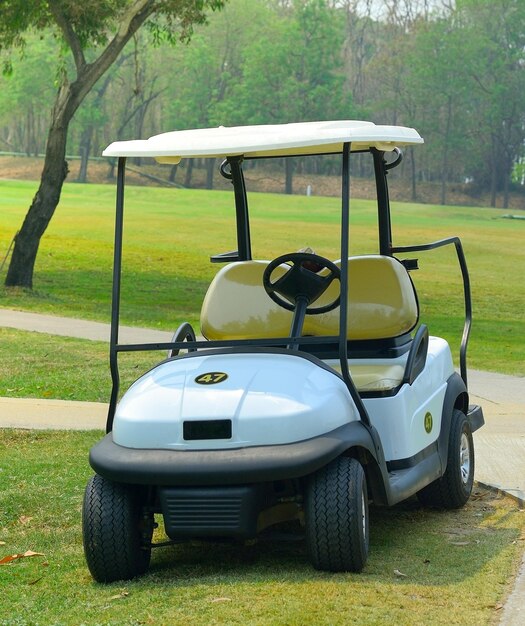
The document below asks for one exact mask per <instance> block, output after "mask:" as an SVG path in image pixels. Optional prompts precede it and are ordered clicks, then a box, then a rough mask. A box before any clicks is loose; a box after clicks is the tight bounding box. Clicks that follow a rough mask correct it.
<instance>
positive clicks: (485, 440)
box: [0, 309, 525, 626]
mask: <svg viewBox="0 0 525 626" xmlns="http://www.w3.org/2000/svg"><path fill="white" fill-rule="evenodd" d="M0 327H7V328H16V329H20V330H27V331H36V332H41V333H48V334H53V335H60V336H66V337H77V338H81V339H90V340H96V341H109V326H108V325H107V324H101V323H100V322H89V321H85V320H78V319H70V318H65V317H58V316H50V315H40V314H37V313H27V312H21V311H12V310H9V309H0ZM119 332H120V338H119V341H120V342H121V343H135V342H137V343H140V342H151V343H154V342H162V341H170V340H171V336H172V333H169V332H165V331H156V330H151V329H141V328H135V327H126V326H121V327H120V331H119ZM469 391H470V399H471V403H474V404H480V405H481V406H482V407H483V412H484V415H485V426H484V427H483V428H481V429H480V430H478V431H477V432H476V433H475V434H474V439H475V449H476V473H475V478H476V480H477V481H478V482H480V483H482V484H486V485H488V486H491V487H495V488H497V489H500V490H501V491H504V492H506V493H508V494H510V495H511V496H513V497H514V498H516V499H517V500H518V502H519V503H520V505H521V506H525V378H523V377H516V376H505V375H503V374H493V373H490V372H481V371H476V370H470V371H469ZM106 416H107V405H106V404H104V403H96V402H71V401H63V400H39V399H37V400H33V399H19V398H0V428H40V429H77V430H86V429H100V430H104V429H105V422H106ZM524 598H525V555H524V558H523V562H522V564H521V568H520V571H519V573H518V576H517V578H516V581H515V583H514V588H513V591H512V593H511V595H510V597H509V598H508V599H507V602H506V603H505V606H504V609H503V612H502V615H501V619H500V626H525V600H524Z"/></svg>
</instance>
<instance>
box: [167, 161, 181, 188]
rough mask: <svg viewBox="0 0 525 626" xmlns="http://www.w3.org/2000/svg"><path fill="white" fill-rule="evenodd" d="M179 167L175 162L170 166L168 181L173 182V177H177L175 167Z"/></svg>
mask: <svg viewBox="0 0 525 626" xmlns="http://www.w3.org/2000/svg"><path fill="white" fill-rule="evenodd" d="M178 168H179V164H178V163H176V164H175V165H172V166H171V169H170V175H169V178H168V180H169V181H170V183H174V182H175V178H176V177H177V169H178Z"/></svg>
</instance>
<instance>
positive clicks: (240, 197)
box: [228, 157, 252, 261]
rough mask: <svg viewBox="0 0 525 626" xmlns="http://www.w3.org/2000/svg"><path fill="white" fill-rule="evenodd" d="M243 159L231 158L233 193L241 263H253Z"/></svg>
mask: <svg viewBox="0 0 525 626" xmlns="http://www.w3.org/2000/svg"><path fill="white" fill-rule="evenodd" d="M242 161H243V157H229V158H228V163H229V164H230V171H231V177H232V184H233V191H234V194H235V214H236V218H237V249H238V251H239V261H251V259H252V244H251V241H250V221H249V217H248V198H247V196H246V185H245V183H244V174H243V173H242Z"/></svg>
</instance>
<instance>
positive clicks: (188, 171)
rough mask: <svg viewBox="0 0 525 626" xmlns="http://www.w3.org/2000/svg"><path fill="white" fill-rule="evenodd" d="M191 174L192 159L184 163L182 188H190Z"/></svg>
mask: <svg viewBox="0 0 525 626" xmlns="http://www.w3.org/2000/svg"><path fill="white" fill-rule="evenodd" d="M192 174H193V159H188V160H187V161H186V176H185V177H184V186H185V187H188V188H189V187H191V176H192Z"/></svg>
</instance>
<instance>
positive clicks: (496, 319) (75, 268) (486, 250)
mask: <svg viewBox="0 0 525 626" xmlns="http://www.w3.org/2000/svg"><path fill="white" fill-rule="evenodd" d="M35 186H36V184H35V183H29V182H21V181H0V212H1V215H2V217H1V224H2V228H1V229H0V257H3V255H4V254H5V252H6V251H7V248H8V245H9V243H10V241H11V239H12V237H13V236H14V234H15V232H16V230H17V228H19V227H20V224H21V223H22V220H23V217H24V215H25V212H26V210H27V206H28V204H29V202H30V200H31V197H32V195H33V193H34V191H35ZM114 193H115V189H114V187H113V186H109V185H79V184H71V183H70V184H66V185H65V186H64V191H63V194H62V199H61V203H60V206H59V207H58V209H57V212H56V215H55V217H54V218H53V220H52V222H51V225H50V227H49V229H48V231H47V233H46V235H45V236H44V238H43V240H42V243H41V246H40V251H39V256H38V259H37V265H36V270H35V280H34V291H33V292H25V291H20V290H13V289H5V288H3V287H1V288H0V306H3V307H14V308H19V309H23V310H33V311H42V312H49V313H54V314H60V315H70V316H74V317H83V318H88V319H96V320H100V321H108V320H109V317H110V293H111V268H112V245H113V213H114ZM250 200H251V225H252V241H253V251H254V257H258V258H274V257H275V256H278V255H279V254H281V253H283V252H287V251H290V250H296V249H298V248H301V247H303V246H305V245H310V246H312V247H313V248H314V249H315V250H316V251H317V252H318V253H319V254H322V255H325V256H328V257H330V258H337V257H338V256H339V253H338V249H337V246H338V221H339V200H338V199H337V198H319V197H309V198H307V197H301V196H284V195H272V194H253V195H252V196H251V197H250ZM351 211H352V219H351V235H352V243H351V253H352V254H360V253H363V252H374V251H376V249H377V243H376V239H377V236H376V224H375V209H374V203H373V202H370V201H366V200H354V201H353V203H352V209H351ZM500 215H501V212H500V211H498V210H497V209H484V208H465V207H440V206H431V205H410V204H401V203H395V204H394V206H393V231H394V243H395V245H408V244H414V243H426V242H429V241H432V240H436V239H440V238H442V237H446V236H450V235H459V236H460V237H461V238H462V240H463V243H464V248H465V252H466V255H467V260H468V263H469V268H470V274H471V282H472V295H473V302H474V325H473V330H472V335H471V343H470V349H469V357H470V365H471V366H472V367H476V368H479V369H486V370H493V371H500V372H506V373H511V374H520V375H525V361H524V359H523V349H524V346H525V324H523V310H524V308H525V291H524V289H523V270H524V269H525V247H524V246H523V240H524V235H525V230H524V229H525V225H524V223H523V222H522V221H520V220H503V219H498V217H499V216H500ZM124 240H125V246H124V250H125V255H124V274H123V284H122V309H121V320H122V322H123V323H127V324H131V325H138V326H140V325H143V326H149V327H153V328H162V329H166V330H172V329H175V328H177V327H178V325H179V324H180V323H181V322H182V321H186V320H188V321H191V322H192V323H194V324H195V325H197V326H198V315H199V310H200V306H201V303H202V298H203V296H204V293H205V290H206V287H207V285H208V284H209V282H210V280H211V278H212V277H213V275H214V273H215V272H216V271H217V269H218V266H217V265H213V264H210V263H209V256H210V255H213V254H216V253H219V252H224V251H227V250H232V249H234V248H235V247H236V243H235V228H234V210H233V195H232V194H231V193H230V192H224V191H215V192H209V191H192V190H172V189H152V188H144V187H129V188H128V190H127V195H126V226H125V233H124ZM418 256H419V259H420V266H421V269H420V270H419V271H418V272H414V273H413V278H414V281H415V283H416V285H417V287H418V293H419V298H420V302H421V309H422V321H425V322H426V323H427V324H428V325H429V327H430V330H431V333H432V334H437V335H442V336H444V337H446V338H447V339H448V340H449V341H450V342H451V344H452V346H453V348H454V350H455V352H456V353H457V348H458V345H459V337H460V334H461V329H462V313H463V312H462V287H461V280H460V273H459V268H458V265H457V261H456V258H455V252H454V250H453V248H450V249H447V250H440V251H433V252H426V253H420V254H419V255H418ZM4 271H5V269H4Z"/></svg>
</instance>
